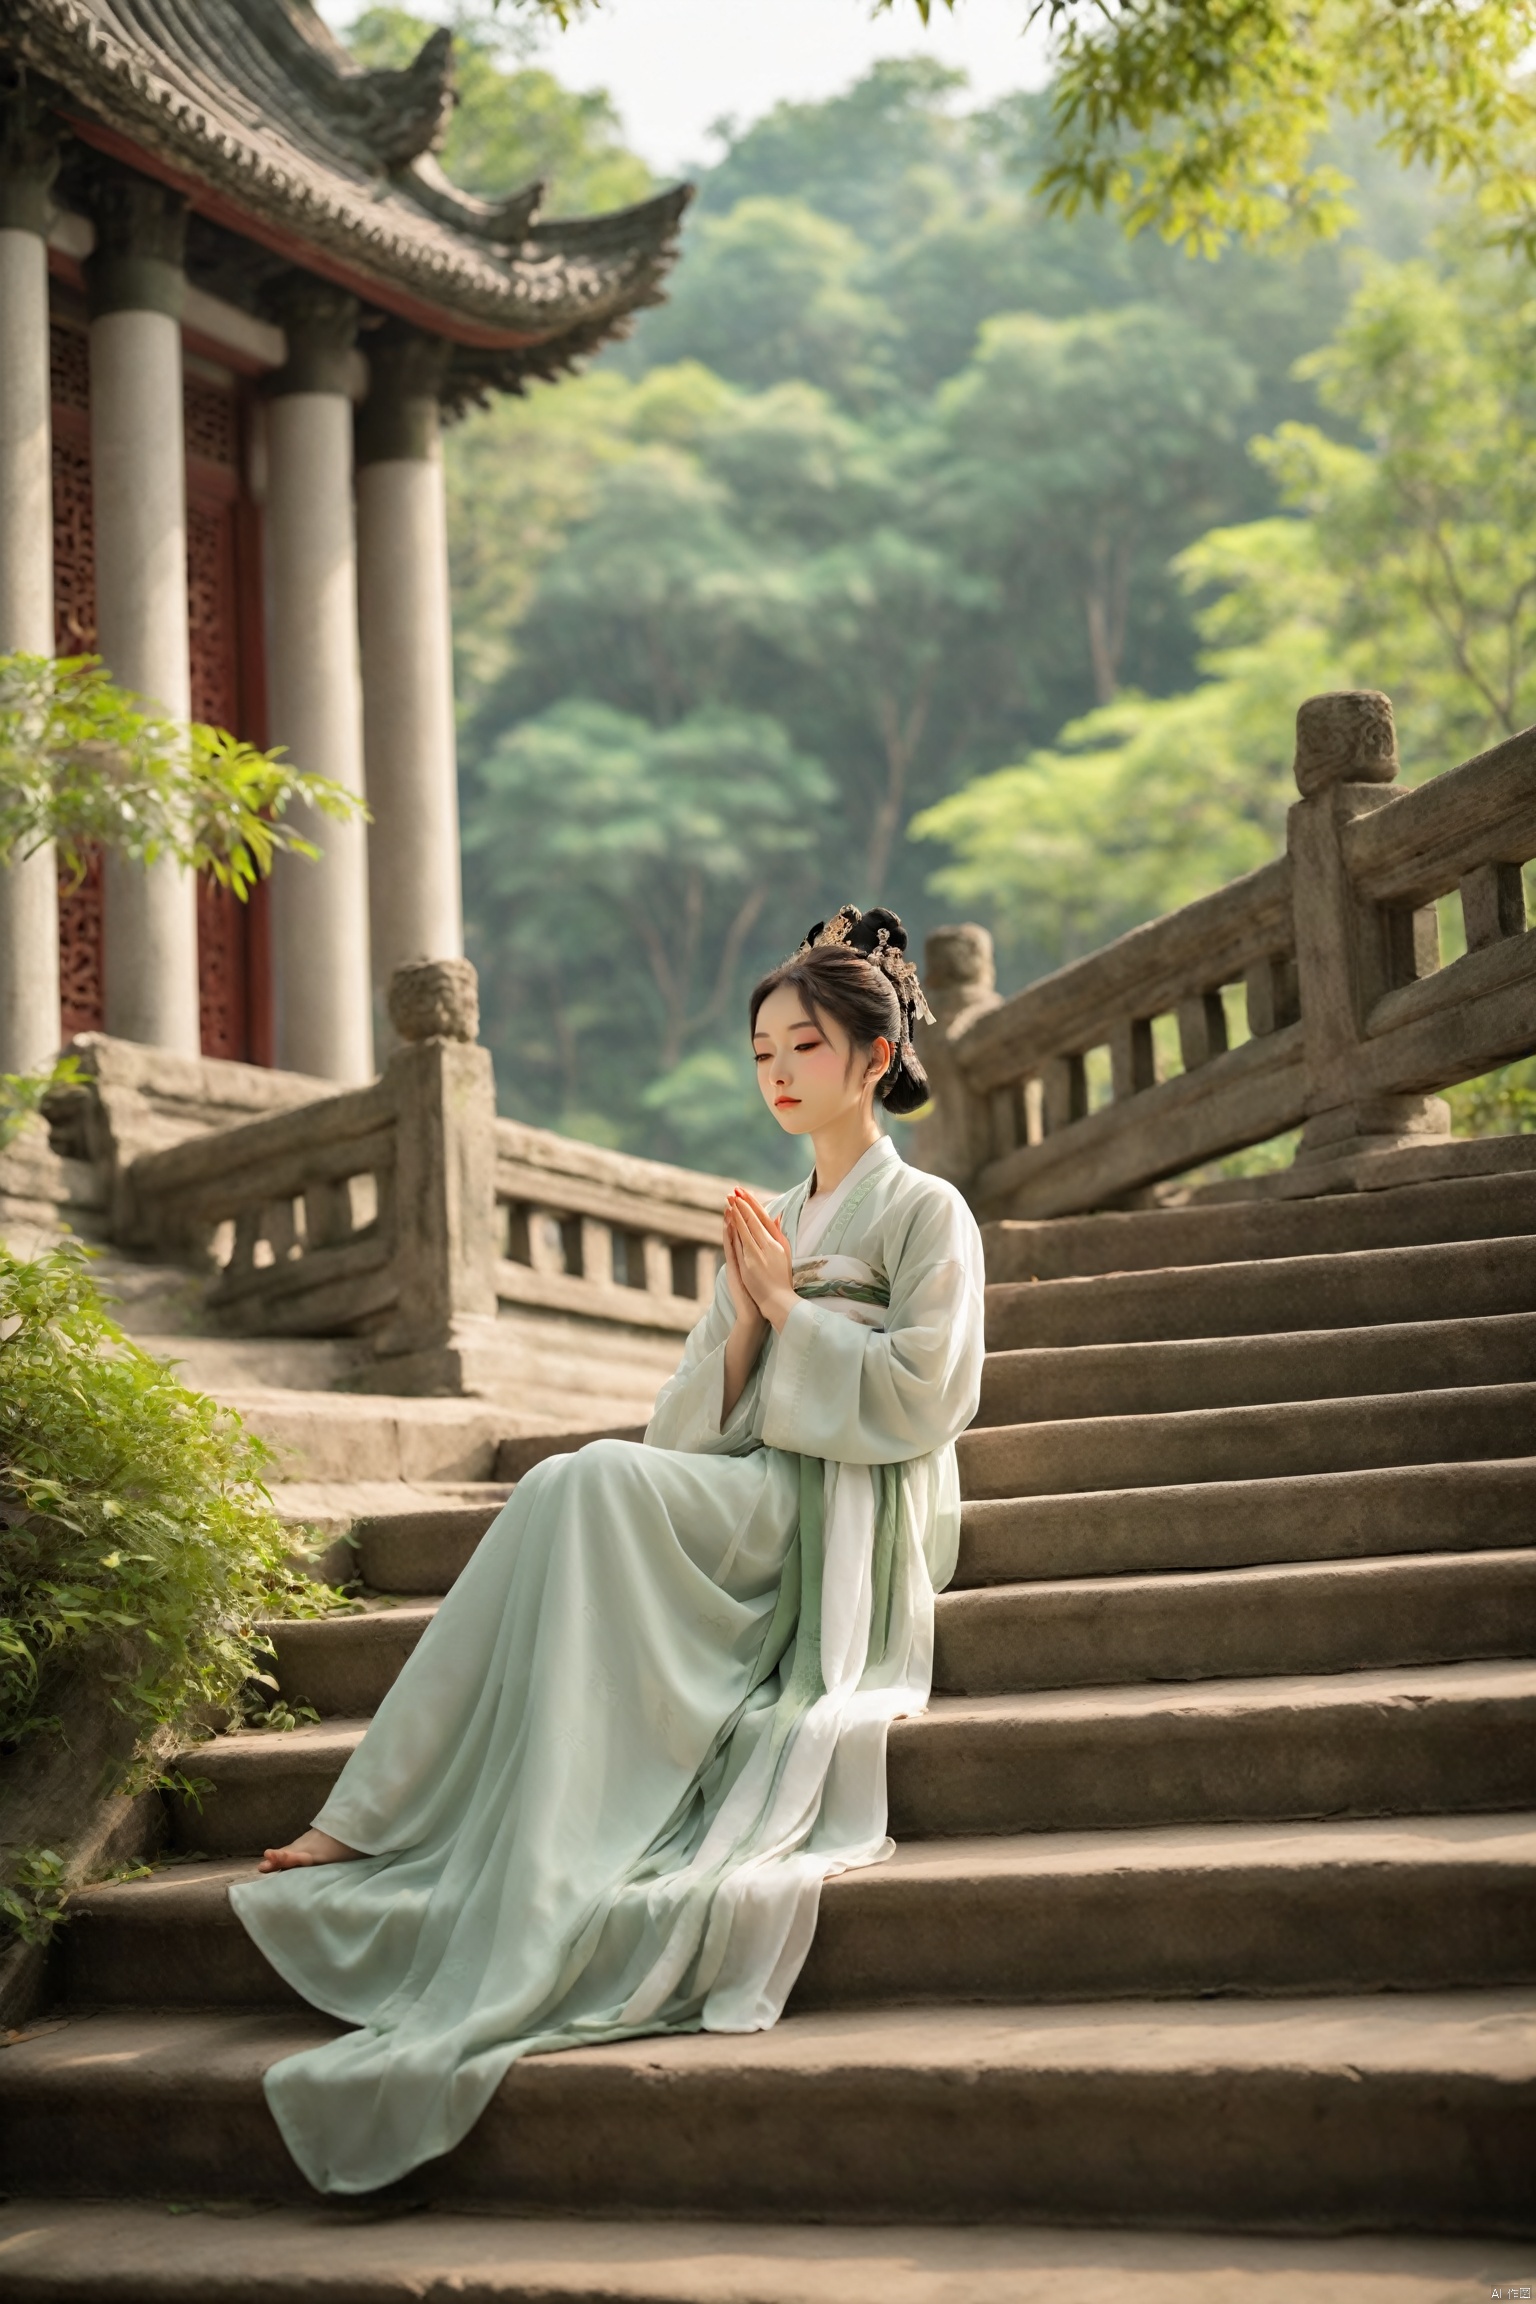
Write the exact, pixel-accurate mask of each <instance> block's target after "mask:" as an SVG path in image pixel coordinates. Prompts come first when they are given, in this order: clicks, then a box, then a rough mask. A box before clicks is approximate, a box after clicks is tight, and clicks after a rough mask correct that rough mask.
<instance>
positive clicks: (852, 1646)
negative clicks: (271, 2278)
mask: <svg viewBox="0 0 1536 2304" xmlns="http://www.w3.org/2000/svg"><path fill="white" fill-rule="evenodd" d="M905 945H906V935H905V932H904V930H903V929H902V926H901V923H900V921H899V920H898V919H897V918H896V917H895V915H894V914H893V913H890V912H885V911H878V910H877V911H873V912H867V913H864V914H862V915H860V914H859V913H858V912H857V911H856V910H855V909H854V907H853V906H851V905H845V906H844V907H843V909H842V911H840V912H839V913H838V914H837V916H836V918H835V919H833V920H832V921H830V922H828V923H826V924H825V925H823V926H818V927H817V928H815V929H813V930H812V931H811V934H810V936H809V937H808V939H807V940H806V943H805V944H804V945H803V946H802V947H801V949H800V950H799V951H798V952H797V953H796V954H795V956H794V958H793V959H792V960H789V961H787V962H786V963H785V964H784V966H783V967H781V968H779V969H776V970H775V971H774V973H773V974H772V975H770V976H768V977H767V978H765V979H764V981H763V982H762V983H761V984H759V986H758V987H757V989H756V991H755V992H754V994H753V996H752V1008H751V1024H752V1046H753V1053H754V1056H755V1058H756V1063H757V1073H758V1080H759V1084H760V1086H761V1088H762V1092H763V1096H764V1098H765V1100H766V1101H767V1103H768V1105H769V1107H770V1109H771V1110H772V1111H773V1113H774V1115H775V1117H776V1118H777V1120H778V1122H779V1124H780V1126H781V1127H782V1128H784V1129H785V1130H786V1131H787V1132H788V1133H789V1134H791V1135H797V1136H807V1135H808V1136H809V1137H810V1138H811V1141H812V1144H813V1146H814V1148H815V1157H816V1166H815V1170H814V1172H813V1174H812V1175H811V1176H810V1177H809V1178H808V1180H807V1181H806V1182H805V1183H804V1184H801V1185H799V1186H798V1187H797V1188H796V1189H795V1190H794V1191H793V1192H790V1193H787V1194H786V1195H784V1197H783V1198H782V1199H780V1200H779V1201H777V1202H775V1203H774V1204H773V1206H772V1207H771V1208H768V1209H765V1208H763V1207H761V1206H760V1205H759V1203H758V1202H757V1201H756V1200H755V1199H754V1198H753V1197H752V1195H751V1194H750V1193H748V1192H743V1191H736V1192H733V1193H732V1195H731V1197H730V1200H729V1202H728V1205H727V1208H726V1215H725V1261H724V1265H723V1268H722V1271H721V1275H720V1279H719V1283H718V1285H717V1287H716V1289H715V1294H714V1300H713V1302H712V1304H711V1306H710V1309H709V1311H708V1312H707V1313H706V1314H705V1316H704V1318H703V1319H702V1320H701V1321H700V1322H699V1324H698V1326H697V1327H696V1328H695V1329H694V1331H693V1333H692V1335H691V1336H690V1337H689V1339H688V1343H687V1346H686V1349H685V1351H684V1354H683V1363H682V1366H681V1368H680V1369H679V1371H678V1373H677V1375H676V1376H674V1377H673V1378H672V1380H671V1382H670V1383H669V1384H668V1385H667V1386H666V1387H665V1389H664V1390H663V1392H662V1394H661V1397H660V1399H659V1400H658V1401H657V1404H656V1413H655V1415H654V1416H653V1418H652V1420H651V1424H650V1428H649V1430H648V1431H647V1433H646V1436H645V1441H644V1444H643V1445H640V1444H636V1443H632V1442H628V1441H616V1440H598V1441H593V1442H591V1443H590V1444H589V1445H588V1446H587V1447H585V1448H583V1449H581V1450H580V1452H579V1453H578V1454H576V1455H574V1456H557V1457H554V1458H551V1459H549V1460H548V1461H546V1462H545V1463H543V1464H540V1465H538V1466H537V1467H536V1468H535V1469H534V1470H533V1471H532V1472H530V1473H529V1474H528V1475H527V1477H526V1478H525V1479H523V1480H522V1481H520V1482H519V1484H518V1487H517V1490H516V1493H515V1494H514V1495H513V1497H512V1498H511V1500H510V1501H509V1502H508V1504H507V1505H506V1506H505V1508H504V1509H503V1511H502V1512H501V1513H500V1515H499V1516H498V1518H497V1519H496V1520H495V1522H494V1523H493V1524H492V1526H491V1528H490V1530H489V1531H488V1533H487V1534H486V1536H485V1538H484V1540H483V1541H482V1543H481V1544H480V1546H479V1548H478V1549H477V1551H476V1552H475V1555H474V1558H473V1559H472V1560H471V1562H470V1564H469V1566H468V1568H467V1569H466V1570H465V1572H464V1574H463V1575H462V1576H461V1577H460V1578H459V1581H458V1582H457V1583H456V1584H455V1586H454V1588H453V1590H452V1592H451V1593H450V1594H449V1596H448V1598H447V1599H446V1600H445V1601H444V1603H443V1605H442V1607H441V1608H440V1609H439V1610H438V1612H437V1615H436V1617H435V1618H434V1620H433V1623H432V1625H431V1628H430V1630H429V1631H428V1632H427V1634H426V1636H425V1637H424V1639H423V1640H422V1641H421V1643H420V1645H419V1646H418V1648H417V1649H416V1651H415V1654H414V1655H413V1656H412V1658H411V1660H410V1662H409V1663H408V1664H407V1665H406V1668H405V1670H404V1671H403V1672H402V1674H401V1675H400V1678H399V1679H398V1680H397V1681H396V1683H395V1685H394V1687H393V1689H392V1690H391V1691H390V1693H389V1695H388V1696H387V1697H386V1698H385V1700H384V1702H383V1704H382V1705H381V1706H380V1708H379V1711H378V1713H377V1715H376V1717H375V1719H374V1722H373V1724H372V1726H371V1728H370V1729H369V1731H368V1734H367V1736H366V1737H365V1738H364V1740H363V1742H362V1744H361V1745H360V1746H359V1747H358V1750H357V1751H356V1752H355V1753H354V1755H353V1757H352V1758H351V1760H350V1761H349V1762H348V1763H347V1766H346V1767H345V1769H344V1770H343V1771H342V1774H341V1776H340V1778H339V1780H338V1782H337V1785H336V1789H335V1791H334V1792H333V1794H332V1795H331V1797H330V1799H329V1800H328V1801H327V1802H326V1804H325V1806H324V1808H323V1809H322V1810H321V1812H320V1814H319V1816H318V1817H317V1818H316V1819H315V1824H314V1827H313V1829H312V1830H310V1831H308V1832H306V1833H304V1834H302V1835H301V1836H300V1837H299V1839H297V1840H296V1841H294V1842H293V1844H292V1845H291V1846H290V1847H287V1848H282V1849H271V1850H269V1851H268V1852H267V1856H266V1859H265V1861H264V1863H263V1865H262V1872H263V1873H264V1874H265V1875H266V1877H264V1878H260V1879H256V1880H252V1881H249V1882H246V1883H243V1884H242V1885H240V1886H237V1887H236V1888H234V1889H232V1890H231V1892H230V1893H231V1901H232V1902H233V1904H234V1907H235V1910H236V1912H237V1913H238V1914H239V1916H240V1919H241V1920H242V1922H243V1923H244V1925H245V1927H246V1928H247V1929H248V1930H249V1932H250V1934H251V1935H252V1936H253V1937H254V1939H255V1941H256V1942H257V1944H258V1945H259V1946H260V1947H261V1950H262V1951H263V1952H264V1953H265V1954H266V1956H267V1958H268V1959H269V1960H270V1961H271V1963H272V1965H273V1967H274V1968H276V1969H277V1970H278V1972H279V1973H280V1974H281V1975H282V1976H284V1977H286V1978H287V1980H288V1981H289V1982H290V1983H291V1984H292V1985H294V1986H295V1987H296V1989H297V1990H298V1991H299V1992H301V1993H302V1994H303V1995H304V1997H305V1998H306V1999H307V2000H309V2001H311V2002H313V2004H314V2005H315V2006H316V2007H318V2008H323V2009H325V2010H327V2011H328V2012H329V2013H330V2014H332V2015H335V2016H339V2017H343V2018H345V2019H347V2020H348V2021H350V2022H351V2023H353V2024H355V2025H357V2026H359V2027H361V2028H360V2029H359V2030H357V2031H354V2032H350V2033H347V2034H344V2035H343V2036H342V2037H341V2038H339V2039H337V2040H335V2041H333V2042H330V2043H329V2044H328V2045H326V2046H325V2047H322V2048H316V2049H311V2050H310V2051H308V2052H307V2053H306V2054H304V2055H300V2056H294V2057H290V2058H289V2059H287V2060H286V2061H285V2062H283V2063H280V2064H277V2065H275V2066H274V2067H273V2068H272V2070H271V2071H270V2072H269V2073H268V2074H267V2079H266V2089H267V2098H268V2101H269V2103H270V2104H271V2107H272V2110H273V2113H274V2115H275V2117H276V2119H277V2122H278V2125H279V2127H280V2128H281V2130H282V2132H283V2135H284V2137H285V2139H286V2141H287V2143H288V2146H289V2149H290V2150H291V2151H292V2153H293V2155H294V2158H295V2159H296V2160H297V2161H298V2163H299V2166H300V2167H301V2168H302V2169H303V2170H304V2173H305V2174H306V2175H307V2176H308V2177H309V2179H310V2181H311V2183H313V2184H314V2185H316V2186H317V2187H318V2188H319V2189H320V2190H322V2191H329V2192H365V2191H370V2190H372V2189H374V2188H375V2187H376V2186H379V2185H382V2184H388V2183H390V2182H392V2181H393V2180H394V2179H395V2178H396V2177H399V2176H401V2175H403V2174H404V2173H405V2172H406V2171H407V2170H408V2169H410V2168H413V2167H415V2166H417V2165H418V2164H419V2163H420V2162H421V2161H423V2160H428V2159H431V2158H433V2157H434V2156H435V2155H436V2154H438V2153H442V2152H446V2151H448V2150H449V2148H450V2147H451V2146H452V2145H454V2144H455V2143H457V2142H458V2140H459V2138H460V2137H461V2136H463V2135H464V2134H465V2132H466V2131H467V2130H468V2129H469V2128H470V2127H471V2126H472V2124H473V2123H474V2121H475V2120H476V2119H477V2117H478V2116H479V2114H480V2112H481V2111H482V2110H483V2109H484V2106H485V2104H486V2103H487V2101H488V2099H489V2098H490V2096H491V2094H492V2092H493V2091H494V2089H495V2087H496V2085H497V2082H498V2081H499V2080H500V2079H501V2077H502V2075H503V2073H504V2072H505V2071H506V2070H507V2068H508V2066H509V2065H510V2064H511V2063H512V2062H513V2060H514V2059H515V2058H517V2057H519V2056H525V2055H530V2054H537V2053H540V2052H544V2051H547V2050H550V2049H554V2048H561V2047H567V2046H571V2045H575V2044H577V2043H583V2044H585V2043H590V2042H594V2041H600V2040H619V2039H625V2038H630V2037H633V2036H634V2035H636V2034H641V2033H648V2032H688V2031H698V2030H700V2029H707V2030H710V2031H754V2030H758V2029H760V2028H762V2027H763V2026H765V2025H769V2024H772V2023H773V2022H774V2021H775V2019H776V2018H777V2017H778V2015H779V2012H780V2010H781V2009H782V2008H783V2005H784V2002H785V1999H786V1997H787V1996H788V1993H789V1990H790V1987H791V1986H792V1984H793V1983H794V1980H795V1977H796V1975H797V1974H798V1973H799V1970H800V1967H801V1964H802V1962H803V1961H804V1959H805V1955H806V1952H807V1950H808V1948H809V1945H810V1941H811V1935H812V1931H813V1929H814V1927H815V1923H816V1911H817V1903H818V1898H819V1895H820V1889H821V1882H822V1880H823V1879H824V1878H825V1877H826V1875H827V1874H828V1873H829V1872H835V1871H839V1870H841V1869H843V1868H844V1867H845V1866H847V1865H851V1864H869V1863H874V1862H877V1861H878V1860H879V1859H880V1858H881V1857H883V1856H885V1855H888V1854H889V1852H890V1847H891V1843H890V1842H889V1840H888V1839H887V1838H886V1836H885V1816H886V1809H885V1741H886V1731H887V1728H888V1726H889V1724H890V1722H891V1721H892V1720H893V1719H894V1718H896V1717H897V1716H898V1715H899V1714H902V1713H909V1712H916V1711H920V1710H921V1709H922V1707H923V1705H924V1704H925V1703H926V1702H927V1698H928V1691H929V1684H930V1677H931V1666H932V1652H933V1593H934V1590H935V1588H936V1587H939V1586H942V1585H943V1584H944V1583H946V1582H947V1581H948V1578H949V1576H950V1574H951V1571H952V1569H953V1567H954V1560H955V1548H956V1542H957V1538H958V1531H959V1490H958V1480H957V1475H956V1469H955V1452H954V1442H955V1439H956V1437H957V1436H958V1434H959V1433H961V1432H962V1431H963V1430H964V1429H965V1427H966V1425H967V1424H968V1423H969V1422H970V1420H971V1418H972V1416H973V1415H974V1414H975V1411H976V1404H977V1398H978V1392H979V1386H980V1378H981V1362H982V1270H981V1245H980V1239H979V1236H978V1234H977V1231H976V1226H975V1224H974V1222H973V1221H972V1218H971V1216H970V1213H969V1211H968V1210H967V1208H966V1206H965V1204H964V1202H963V1201H962V1200H961V1199H960V1197H959V1195H958V1193H956V1192H955V1191H954V1190H953V1188H952V1187H951V1186H950V1185H948V1184H945V1183H943V1182H941V1181H940V1180H939V1179H938V1178H936V1177H932V1176H926V1175H922V1174H919V1173H917V1172H915V1171H913V1170H911V1169H909V1168H907V1167H906V1166H905V1165H904V1164H903V1163H902V1161H901V1160H900V1159H899V1157H898V1156H897V1154H896V1152H895V1150H894V1148H893V1146H892V1145H891V1143H890V1141H889V1139H888V1138H886V1137H885V1136H883V1135H882V1134H881V1132H880V1128H879V1125H878V1122H877V1120H876V1118H875V1107H876V1105H877V1103H878V1104H880V1105H883V1107H884V1108H885V1110H886V1111H888V1112H897V1113H900V1112H909V1111H913V1110H916V1108H917V1107H918V1106H919V1105H920V1104H921V1103H922V1102H924V1101H925V1099H926V1095H927V1082H926V1080H925V1078H924V1075H923V1070H922V1066H921V1064H920V1063H919V1061H918V1059H917V1056H916V1053H915V1051H914V1049H913V1046H912V1026H913V1022H914V1020H915V1017H916V1015H917V1014H919V1013H921V1014H926V1006H925V1004H924V1002H923V998H922V993H921V990H920V988H919V986H918V982H917V976H916V972H915V970H914V969H913V967H912V965H911V963H910V962H909V961H908V960H907V959H906V957H905Z"/></svg>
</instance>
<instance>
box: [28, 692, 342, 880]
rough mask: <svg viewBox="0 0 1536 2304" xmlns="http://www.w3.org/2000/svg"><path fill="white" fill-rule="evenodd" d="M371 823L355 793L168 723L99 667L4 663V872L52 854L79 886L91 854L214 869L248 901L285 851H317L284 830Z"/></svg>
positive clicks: (198, 728)
mask: <svg viewBox="0 0 1536 2304" xmlns="http://www.w3.org/2000/svg"><path fill="white" fill-rule="evenodd" d="M295 806H300V807H303V808H308V809H312V810H313V811H314V813H315V814H316V815H318V816H322V817H325V818H327V819H329V820H330V821H331V822H332V823H338V824H340V823H346V822H347V821H348V820H349V819H351V818H354V817H358V816H362V817H366V816H367V813H368V811H367V808H366V806H365V805H364V803H363V801H362V800H361V799H360V798H359V797H358V795H357V794H356V793H355V792H350V791H348V790H347V788H346V787H345V786H344V785H341V784H337V783H334V782H333V781H332V780H331V778H330V777H328V776H315V775H309V774H306V773H305V772H303V771H302V770H300V769H297V768H295V767H293V766H292V765H291V764H290V763H289V762H288V761H286V760H285V759H284V758H283V756H282V747H281V746H278V747H277V748H276V749H275V750H273V751H270V752H262V751H259V750H258V749H257V747H256V746H255V745H254V744H247V743H245V742H244V741H243V740H242V739H241V738H239V737H237V736H231V735H229V734H228V733H227V732H226V731H225V730H223V729H221V728H210V727H207V726H205V725H204V724H203V723H202V722H201V721H194V722H193V723H192V724H191V725H190V726H183V725H182V724H181V723H180V722H178V721H175V720H172V719H169V718H167V717H166V716H165V715H163V714H161V713H158V712H156V711H154V710H153V708H152V707H150V706H149V705H147V704H145V703H144V702H143V700H142V699H141V698H139V697H137V696H134V695H131V694H130V693H129V692H128V691H127V690H125V689H122V688H118V687H116V686H115V685H114V683H113V682H112V680H111V679H110V678H109V677H108V674H107V672H106V669H105V667H104V666H103V664H102V662H101V659H100V658H99V657H97V656H66V657H61V658H59V659H57V660H55V659H53V658H50V657H47V656H28V655H21V654H17V655H11V656H0V865H6V864H11V863H14V862H15V861H17V860H18V859H20V858H24V857H26V856H29V855H31V854H33V853H34V852H35V851H36V850H37V849H38V848H40V847H42V846H44V845H45V843H47V842H48V841H50V840H51V841H53V842H54V843H56V845H57V847H58V850H59V854H60V856H61V857H62V858H63V861H64V864H65V867H66V869H67V870H68V871H69V872H70V873H71V874H72V875H73V877H74V879H75V880H76V881H77V882H78V881H79V880H80V879H81V878H82V877H83V875H84V873H85V870H86V867H87V864H88V862H89V859H90V853H91V851H92V849H94V848H109V849H111V850H113V851H114V852H115V853H116V854H118V855H123V856H128V857H130V858H132V859H133V860H134V861H135V862H137V863H142V864H153V863H155V862H156V861H157V860H158V859H160V858H162V857H169V858H171V859H173V860H174V861H175V862H176V863H178V864H180V865H183V866H185V867H187V868H189V869H190V870H192V871H196V872H204V871H206V872H211V873H212V874H213V876H214V878H215V879H216V880H217V881H218V882H219V884H220V885H221V886H222V887H225V888H229V889H232V890H233V891H234V893H235V895H236V896H238V897H239V898H240V899H241V900H242V902H243V901H244V899H245V898H246V897H247V896H248V895H249V894H250V891H251V889H252V888H253V887H254V886H255V884H256V882H257V881H258V880H260V879H264V878H265V876H266V875H267V874H268V873H269V872H270V871H271V869H272V863H273V859H274V857H275V856H277V855H278V854H279V852H285V853H288V854H292V855H296V856H305V857H309V858H311V859H313V858H314V857H316V856H318V854H319V849H318V848H317V847H316V846H315V844H314V842H313V841H312V840H310V839H309V838H308V837H307V836H306V835H305V834H303V833H302V832H300V831H298V830H297V829H296V828H295V827H294V825H293V824H292V823H290V822H288V821H286V820H285V819H287V817H288V816H289V813H290V811H291V810H292V809H293V808H294V807H295Z"/></svg>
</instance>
